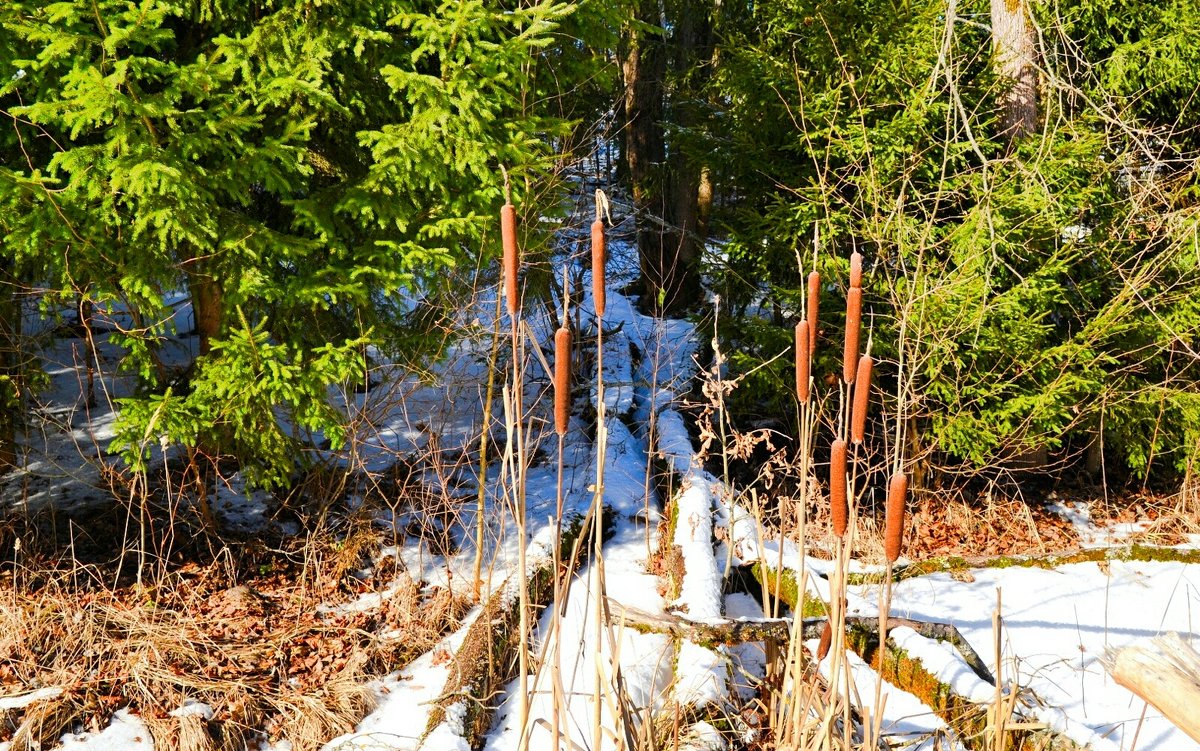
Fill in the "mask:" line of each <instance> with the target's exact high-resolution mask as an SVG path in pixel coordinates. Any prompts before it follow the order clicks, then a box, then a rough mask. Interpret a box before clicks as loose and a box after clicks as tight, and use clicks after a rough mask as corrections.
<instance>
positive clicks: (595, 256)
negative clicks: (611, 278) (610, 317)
mask: <svg viewBox="0 0 1200 751" xmlns="http://www.w3.org/2000/svg"><path fill="white" fill-rule="evenodd" d="M604 260H605V259H604V222H602V221H601V220H599V219H597V220H596V221H594V222H592V299H593V300H595V302H596V315H598V316H603V315H604V302H605V288H604Z"/></svg>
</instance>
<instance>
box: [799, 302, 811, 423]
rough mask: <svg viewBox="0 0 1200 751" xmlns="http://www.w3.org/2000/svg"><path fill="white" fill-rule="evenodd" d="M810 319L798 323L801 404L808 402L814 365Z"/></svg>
mask: <svg viewBox="0 0 1200 751" xmlns="http://www.w3.org/2000/svg"><path fill="white" fill-rule="evenodd" d="M809 337H810V335H809V330H808V321H807V320H804V321H800V322H799V323H797V324H796V399H797V400H799V402H800V403H801V404H807V403H808V382H809V371H810V368H811V367H812V354H811V351H810V350H809V346H808V340H809Z"/></svg>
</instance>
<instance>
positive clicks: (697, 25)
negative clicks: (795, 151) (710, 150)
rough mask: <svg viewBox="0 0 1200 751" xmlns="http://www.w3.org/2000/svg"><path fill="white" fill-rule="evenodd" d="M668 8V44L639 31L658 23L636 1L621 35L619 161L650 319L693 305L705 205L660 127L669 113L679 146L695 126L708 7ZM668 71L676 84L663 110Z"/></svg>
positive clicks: (681, 154)
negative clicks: (629, 190)
mask: <svg viewBox="0 0 1200 751" xmlns="http://www.w3.org/2000/svg"><path fill="white" fill-rule="evenodd" d="M672 7H673V9H674V10H675V12H676V13H677V17H675V18H672V19H670V22H669V23H667V24H666V25H667V26H668V27H669V28H670V29H671V32H672V36H671V39H670V41H669V43H668V42H667V41H666V40H664V39H663V37H662V32H647V31H646V30H645V29H644V25H651V26H656V27H657V26H660V25H661V24H662V23H663V21H662V11H661V8H660V6H659V3H658V2H657V0H639V3H638V5H637V6H636V7H635V9H634V19H635V21H636V22H637V24H638V26H637V27H636V28H631V29H630V30H629V31H628V32H627V35H626V39H625V49H624V54H623V56H622V61H621V62H622V71H623V74H624V80H625V98H624V112H625V118H626V121H625V122H626V124H625V134H626V140H625V160H626V165H627V166H628V173H629V179H630V182H631V183H632V185H633V203H634V209H635V212H636V215H637V221H638V230H637V240H638V258H639V261H640V266H641V273H642V286H643V293H644V299H643V307H645V308H647V309H652V310H654V311H656V312H658V313H673V312H678V311H680V310H682V309H684V308H686V307H687V306H689V305H691V304H693V303H694V302H695V301H696V300H697V299H698V298H699V293H700V254H701V250H702V249H703V246H704V233H705V232H706V231H707V213H706V209H707V206H708V205H709V203H708V202H706V201H703V200H702V197H701V193H702V190H703V189H704V188H705V186H706V185H707V183H706V182H705V180H704V169H703V166H702V164H701V163H700V162H699V161H698V160H696V159H695V156H694V154H692V153H689V150H688V148H687V147H686V144H684V143H682V140H683V139H682V138H675V139H673V140H672V142H671V143H670V144H669V148H668V144H667V143H666V138H665V135H664V129H663V120H664V116H665V114H664V113H666V112H668V111H669V112H670V117H671V121H672V125H673V126H675V131H676V132H677V133H680V134H681V135H682V136H683V137H684V138H686V136H687V134H688V131H689V129H691V128H694V127H695V126H696V125H698V124H699V121H700V114H699V109H700V107H699V104H698V103H699V101H700V93H701V91H702V89H703V84H704V81H705V80H706V79H707V76H708V70H709V67H708V63H709V62H710V56H711V49H712V42H711V37H712V33H711V26H712V24H711V18H710V16H711V7H710V4H709V3H707V2H706V1H705V0H684V1H683V2H681V3H678V4H676V5H673V6H672ZM668 53H669V54H668ZM668 65H669V66H670V72H671V74H672V80H674V81H675V82H676V83H675V85H674V86H673V90H674V93H673V95H672V98H671V100H670V101H669V102H668V100H667V89H666V85H665V79H666V76H667V72H668ZM668 154H669V156H668ZM708 187H709V190H708V191H707V195H708V196H711V186H708ZM702 228H703V229H702Z"/></svg>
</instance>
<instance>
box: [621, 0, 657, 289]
mask: <svg viewBox="0 0 1200 751" xmlns="http://www.w3.org/2000/svg"><path fill="white" fill-rule="evenodd" d="M633 10H634V21H635V23H636V25H631V26H630V27H629V29H628V31H627V32H626V37H625V40H624V44H623V47H624V49H623V54H622V57H621V73H622V76H623V78H624V83H625V97H624V115H625V154H624V156H625V164H626V168H627V171H628V175H629V182H630V186H631V188H632V192H633V211H634V217H635V222H636V225H637V230H636V231H637V247H638V261H639V266H640V268H641V273H642V284H643V291H644V294H645V296H646V298H647V299H645V300H643V303H644V304H646V305H645V307H657V300H658V297H659V293H658V290H659V289H660V287H661V284H662V276H663V274H662V269H663V266H664V264H663V258H662V235H663V233H662V221H663V217H662V200H663V188H662V183H661V175H659V174H657V173H658V172H659V171H660V169H661V166H662V163H663V160H664V157H665V153H666V147H665V144H664V142H663V130H662V117H663V96H664V88H663V77H664V75H665V73H666V56H665V54H664V53H665V50H664V46H663V39H662V37H661V35H660V34H659V33H657V32H653V31H648V30H647V29H645V28H644V27H643V25H651V26H658V25H659V8H658V2H657V0H639V2H638V3H637V4H636V5H635V6H634V9H633Z"/></svg>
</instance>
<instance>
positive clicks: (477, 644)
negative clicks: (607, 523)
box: [421, 514, 592, 748]
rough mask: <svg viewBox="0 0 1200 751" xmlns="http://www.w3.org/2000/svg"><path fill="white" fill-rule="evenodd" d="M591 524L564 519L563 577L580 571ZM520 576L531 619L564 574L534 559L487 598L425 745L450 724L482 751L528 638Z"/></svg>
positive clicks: (551, 561) (432, 716)
mask: <svg viewBox="0 0 1200 751" xmlns="http://www.w3.org/2000/svg"><path fill="white" fill-rule="evenodd" d="M591 518H592V517H591V515H590V514H589V516H588V517H587V520H581V519H579V518H578V517H576V518H574V519H564V522H563V529H562V537H561V541H560V544H559V550H560V551H562V553H563V554H564V555H562V556H561V558H562V562H563V564H564V565H565V566H566V568H567V569H568V570H567V571H566V572H564V573H561V576H570V573H571V572H573V571H574V570H575V568H576V567H577V566H578V564H579V561H580V558H581V557H582V556H581V555H580V550H579V546H578V545H576V542H577V541H578V540H580V539H582V538H583V532H585V531H586V530H587V528H588V527H589V526H590V525H589V523H588V520H590V519H591ZM585 547H586V546H585ZM522 575H524V576H525V578H526V579H527V584H526V586H527V587H528V588H529V590H528V591H529V602H530V604H531V605H530V606H531V608H533V610H534V611H535V612H534V613H533V614H532V616H533V617H536V615H537V613H538V612H540V611H541V609H542V608H543V607H545V606H546V605H548V604H549V603H550V602H551V601H552V600H553V595H554V591H555V588H556V587H557V585H558V582H559V581H560V572H558V571H556V570H555V558H554V557H553V556H551V555H537V556H531V557H530V558H529V560H528V562H527V567H526V570H525V572H523V574H522V573H521V572H518V573H517V574H514V575H513V576H512V577H511V578H509V579H508V581H506V582H505V583H504V586H502V587H500V589H499V590H498V591H496V592H494V593H493V594H492V595H491V596H489V597H488V598H487V601H486V602H485V603H484V605H483V612H482V613H480V615H479V617H478V618H476V619H475V622H474V623H472V624H471V626H470V628H469V629H467V633H466V635H465V636H464V637H463V641H462V645H461V646H460V647H459V648H458V651H457V652H456V653H455V655H454V658H453V664H452V667H451V669H450V676H449V677H448V678H447V679H446V686H445V688H444V689H443V691H442V695H441V696H440V697H438V699H437V700H436V701H435V702H434V706H433V708H432V710H431V711H430V713H429V721H428V723H427V724H426V726H425V732H424V734H423V735H422V736H421V738H422V742H424V740H425V739H426V738H428V737H429V736H430V735H431V734H433V732H434V731H435V730H437V728H438V726H439V725H441V724H443V723H445V722H447V721H451V720H452V723H453V725H454V726H455V727H454V730H455V732H456V734H461V735H462V737H463V738H464V739H465V740H466V741H467V743H468V744H469V745H470V747H471V748H481V747H482V746H483V741H484V738H485V736H486V735H487V732H488V730H489V729H490V727H491V723H492V712H493V711H494V710H495V708H496V706H497V702H498V700H499V698H500V695H501V690H502V688H503V686H504V684H506V683H508V682H509V681H510V680H512V678H513V676H515V675H516V670H517V658H516V651H517V647H518V645H519V644H520V640H521V639H522V638H524V637H526V636H527V635H526V634H522V633H521V629H520V622H521V608H520V598H519V597H518V596H517V588H518V586H519V580H518V579H517V578H516V577H518V576H522Z"/></svg>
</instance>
